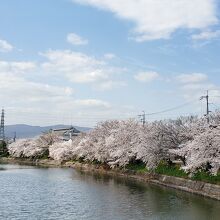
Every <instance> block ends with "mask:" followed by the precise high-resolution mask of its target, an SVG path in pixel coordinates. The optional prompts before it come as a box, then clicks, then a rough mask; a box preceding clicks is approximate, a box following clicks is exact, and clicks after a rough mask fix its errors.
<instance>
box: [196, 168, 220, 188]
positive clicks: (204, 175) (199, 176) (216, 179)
mask: <svg viewBox="0 0 220 220" xmlns="http://www.w3.org/2000/svg"><path fill="white" fill-rule="evenodd" d="M192 180H197V181H203V182H208V183H213V184H218V185H220V172H219V173H218V174H217V176H212V175H210V174H209V173H208V172H206V171H204V170H202V171H198V172H197V173H195V174H194V175H193V177H192Z"/></svg>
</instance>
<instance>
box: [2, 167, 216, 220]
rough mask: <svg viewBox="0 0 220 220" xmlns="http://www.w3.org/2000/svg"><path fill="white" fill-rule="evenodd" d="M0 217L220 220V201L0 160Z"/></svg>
mask: <svg viewBox="0 0 220 220" xmlns="http://www.w3.org/2000/svg"><path fill="white" fill-rule="evenodd" d="M0 168H1V169H4V172H0V182H1V187H0V219H15V220H17V219H19V220H20V219H31V220H32V219H43V220H44V219H53V220H54V219H68V220H69V219H71V220H72V219H77V220H78V219H89V220H102V219H105V220H125V219H126V220H127V219H135V220H139V219H140V220H142V219H150V220H151V219H187V220H191V219H193V220H194V219H214V220H215V219H219V216H220V202H218V201H215V200H211V199H206V198H203V197H200V196H195V195H191V194H189V193H185V192H181V191H177V190H172V189H167V188H164V187H159V186H155V185H150V184H146V183H141V182H137V181H135V180H132V179H128V178H124V177H112V176H110V175H100V174H94V173H93V174H88V173H85V172H80V171H75V170H73V169H68V168H67V169H59V168H47V169H45V168H37V167H31V166H19V165H0Z"/></svg>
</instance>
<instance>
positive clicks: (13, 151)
mask: <svg viewBox="0 0 220 220" xmlns="http://www.w3.org/2000/svg"><path fill="white" fill-rule="evenodd" d="M8 148H9V153H10V155H11V156H13V157H25V158H40V157H42V155H44V154H45V152H48V154H49V157H50V158H52V159H54V160H59V161H68V160H72V159H75V160H84V161H88V162H92V161H96V162H100V163H105V164H108V165H109V166H110V167H112V168H113V167H125V166H126V165H127V164H129V163H130V162H135V161H142V162H144V163H145V164H146V167H147V168H148V169H149V170H153V169H154V168H156V167H157V165H158V163H159V162H160V161H161V160H167V161H169V162H171V159H172V158H175V157H179V158H180V159H181V160H182V161H183V163H184V165H183V166H182V168H183V169H184V170H186V171H187V172H191V173H193V172H196V171H197V170H198V169H202V168H204V169H206V170H207V171H209V172H211V173H212V174H213V175H216V174H217V172H218V170H219V168H220V114H219V113H215V114H213V115H212V116H211V125H210V124H207V122H206V120H205V119H204V118H202V119H198V118H197V117H182V118H179V119H177V120H164V121H155V122H152V123H147V124H146V125H145V126H142V125H141V124H139V123H138V122H137V121H135V120H124V121H118V120H113V121H106V122H103V123H100V124H98V125H97V127H96V128H95V129H93V130H91V131H90V132H89V133H88V134H81V135H80V136H78V137H76V138H74V139H73V140H70V141H68V142H62V141H61V140H60V139H59V137H57V136H56V135H54V134H50V133H49V134H44V135H42V136H40V137H39V138H35V139H26V140H18V141H17V142H16V143H13V144H11V145H9V147H8Z"/></svg>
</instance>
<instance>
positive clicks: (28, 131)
mask: <svg viewBox="0 0 220 220" xmlns="http://www.w3.org/2000/svg"><path fill="white" fill-rule="evenodd" d="M68 127H70V125H52V126H45V127H41V126H32V125H25V124H16V125H6V126H5V135H6V137H10V138H11V137H13V136H14V133H15V132H16V136H17V138H32V137H35V136H38V135H40V134H42V133H43V132H46V131H49V130H50V129H59V128H68ZM74 127H75V128H76V129H78V130H79V131H82V132H87V131H89V130H91V128H87V127H79V126H74Z"/></svg>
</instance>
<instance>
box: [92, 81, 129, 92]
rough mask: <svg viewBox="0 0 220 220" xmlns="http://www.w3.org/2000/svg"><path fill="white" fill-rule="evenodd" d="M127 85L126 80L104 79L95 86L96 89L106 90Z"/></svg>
mask: <svg viewBox="0 0 220 220" xmlns="http://www.w3.org/2000/svg"><path fill="white" fill-rule="evenodd" d="M124 86H127V83H126V82H124V81H112V80H108V81H104V82H102V83H99V84H97V85H96V86H95V89H96V90H100V91H105V90H112V89H114V88H119V87H124Z"/></svg>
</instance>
